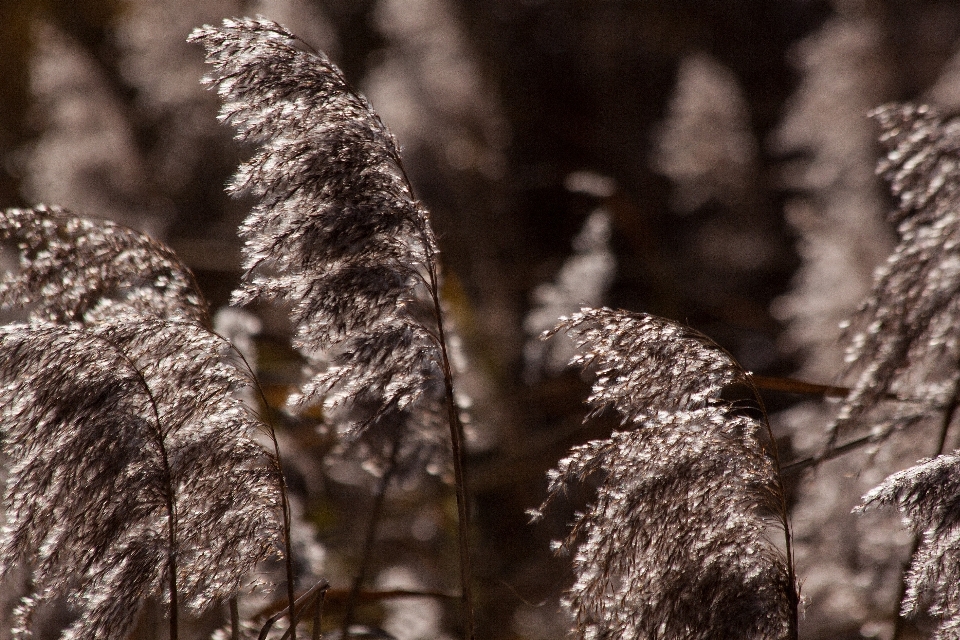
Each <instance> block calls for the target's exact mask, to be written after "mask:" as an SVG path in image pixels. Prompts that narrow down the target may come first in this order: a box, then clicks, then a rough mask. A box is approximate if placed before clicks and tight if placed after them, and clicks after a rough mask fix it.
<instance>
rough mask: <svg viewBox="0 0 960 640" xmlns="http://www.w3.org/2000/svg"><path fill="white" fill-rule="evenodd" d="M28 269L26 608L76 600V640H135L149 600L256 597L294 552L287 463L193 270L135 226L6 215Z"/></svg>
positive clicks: (9, 403) (17, 355)
mask: <svg viewBox="0 0 960 640" xmlns="http://www.w3.org/2000/svg"><path fill="white" fill-rule="evenodd" d="M0 231H2V233H3V235H4V237H5V238H7V239H9V240H15V241H16V243H17V246H18V248H19V250H20V263H21V269H20V271H19V272H18V273H17V274H14V275H13V276H12V277H10V278H9V279H7V280H6V281H5V282H4V283H3V285H2V294H3V302H4V304H5V306H8V307H14V306H17V305H29V307H30V309H31V321H30V323H29V324H13V325H7V326H5V327H2V328H0V380H2V382H3V386H2V388H0V402H2V406H3V409H2V411H0V421H2V423H0V426H2V430H3V435H4V442H3V447H4V454H5V456H6V457H7V459H8V462H9V469H8V477H7V482H6V486H5V490H4V507H5V509H6V522H5V527H4V530H3V536H2V540H0V568H2V570H3V571H4V572H9V571H10V570H11V569H12V568H13V567H14V566H18V565H22V566H25V567H27V568H28V569H30V570H31V581H32V587H33V593H32V594H30V595H28V597H26V598H25V599H24V600H23V602H22V604H21V606H20V607H19V608H18V612H17V616H16V627H17V628H16V631H17V633H18V634H20V635H29V633H30V630H31V620H32V617H33V614H34V613H35V612H36V610H37V608H38V607H39V606H40V605H42V604H43V603H45V602H49V601H51V600H53V599H58V598H66V599H67V600H68V602H70V603H71V605H72V606H73V608H74V610H75V612H76V615H77V618H76V620H75V621H74V622H73V624H72V625H71V626H70V627H69V628H68V629H67V630H66V631H65V634H66V635H67V636H68V637H77V638H95V637H123V636H124V635H125V634H126V633H127V632H128V631H129V629H130V628H131V627H132V625H133V624H134V623H135V622H136V620H137V615H138V612H139V611H140V609H141V607H142V606H143V603H144V601H145V599H147V598H151V597H153V598H162V599H165V600H166V601H167V603H168V612H169V623H170V637H171V638H176V637H177V633H178V616H179V610H180V607H181V605H182V606H185V607H187V608H188V609H189V610H191V611H193V612H201V611H204V610H206V609H209V608H210V607H211V606H212V605H214V604H215V603H219V602H222V601H224V600H226V599H227V598H230V597H233V596H235V595H236V594H237V593H239V592H240V590H241V587H242V585H243V584H244V581H245V580H246V579H247V578H248V576H249V574H250V572H251V571H252V569H253V568H254V567H255V566H256V564H257V563H259V562H260V561H262V560H264V559H266V558H267V557H268V556H270V555H273V554H275V553H276V552H277V551H278V548H279V547H278V545H279V543H280V540H281V538H282V535H283V527H282V523H281V518H280V513H281V508H280V502H281V497H282V488H281V487H279V486H278V484H279V474H278V472H277V468H276V467H277V464H278V461H277V459H276V458H274V457H272V456H270V455H268V454H267V453H266V452H265V451H264V450H263V449H262V448H261V447H260V446H259V445H258V444H257V443H256V442H255V441H254V439H253V436H254V434H255V432H256V431H258V430H262V429H263V425H262V423H260V421H259V420H258V419H257V418H256V416H254V415H253V414H252V412H251V411H250V410H249V409H248V408H247V407H246V406H245V405H244V404H243V403H242V402H241V401H240V400H239V399H238V397H237V395H236V393H235V392H236V390H237V389H238V388H239V387H241V386H244V385H247V384H249V383H250V382H251V381H250V380H249V378H248V377H247V376H246V375H245V374H244V373H242V370H241V369H238V368H237V366H236V361H235V360H234V359H233V357H232V352H231V348H230V345H229V344H228V343H226V342H225V341H224V340H223V339H222V338H220V337H219V336H217V335H215V334H213V333H211V332H210V330H209V329H208V328H207V327H206V323H207V322H208V321H209V318H208V314H207V305H206V302H205V301H204V300H203V297H202V295H201V294H200V293H199V292H198V290H197V288H196V286H195V284H194V281H193V277H192V275H191V274H190V272H189V270H188V269H187V268H186V267H184V266H183V265H182V263H180V261H179V260H178V259H177V258H176V256H174V254H173V253H172V252H171V251H170V250H169V249H167V248H165V247H163V246H162V245H160V244H159V243H157V242H155V241H153V240H151V239H149V238H148V237H147V236H144V235H142V234H139V233H138V232H135V231H133V230H130V229H127V228H125V227H122V226H119V225H116V224H113V223H110V222H107V221H101V220H91V219H84V218H81V217H78V216H75V215H72V214H70V213H69V212H66V211H64V210H62V209H58V208H55V207H42V206H41V207H37V208H35V209H14V210H8V211H7V212H5V214H4V215H3V216H0Z"/></svg>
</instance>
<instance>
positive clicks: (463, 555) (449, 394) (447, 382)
mask: <svg viewBox="0 0 960 640" xmlns="http://www.w3.org/2000/svg"><path fill="white" fill-rule="evenodd" d="M428 246H429V245H428ZM428 261H429V264H428V268H429V273H430V295H431V296H432V298H433V309H434V314H435V317H436V323H437V334H438V337H439V342H440V353H441V357H442V362H441V366H442V368H443V386H444V391H445V395H446V403H447V421H448V423H449V425H450V445H451V448H452V450H453V474H454V483H455V484H456V491H457V533H458V537H459V546H460V593H461V602H462V603H463V620H464V638H465V639H466V640H473V637H474V613H473V592H472V589H471V585H470V582H471V579H472V575H473V574H472V571H471V568H470V520H469V513H470V509H469V503H468V500H467V480H466V474H465V473H464V469H463V442H464V433H463V423H462V422H461V421H460V413H459V411H458V410H457V404H456V401H455V400H454V395H453V368H452V367H451V365H450V357H449V355H448V353H447V341H446V337H445V334H444V329H443V312H442V309H441V307H440V293H439V288H440V287H439V278H438V277H437V267H436V264H437V261H436V256H435V255H433V254H432V253H431V255H429V256H428Z"/></svg>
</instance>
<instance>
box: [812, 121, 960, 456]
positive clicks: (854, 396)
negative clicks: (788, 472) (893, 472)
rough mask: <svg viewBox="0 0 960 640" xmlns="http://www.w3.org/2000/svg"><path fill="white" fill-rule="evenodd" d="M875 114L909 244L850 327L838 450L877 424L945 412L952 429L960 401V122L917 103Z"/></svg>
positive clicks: (882, 168) (899, 424)
mask: <svg viewBox="0 0 960 640" xmlns="http://www.w3.org/2000/svg"><path fill="white" fill-rule="evenodd" d="M872 116H873V118H874V119H875V120H876V121H877V123H878V124H879V125H880V128H881V136H880V143H881V145H882V146H883V148H884V150H885V152H886V154H885V156H884V157H883V158H882V159H881V161H880V163H879V166H878V171H879V172H880V174H881V175H882V176H883V177H884V178H885V179H886V180H887V181H888V182H889V184H890V189H891V191H892V192H893V194H894V195H895V196H896V197H897V199H898V206H897V208H896V209H895V210H894V211H892V212H891V214H890V216H889V217H890V221H891V222H893V223H895V224H896V225H897V234H898V236H899V242H898V244H897V246H896V248H895V250H894V252H893V253H892V254H891V255H890V257H889V258H888V259H887V261H886V263H885V264H883V265H882V266H881V267H880V268H879V269H878V270H877V273H876V275H875V279H874V285H873V289H872V291H871V293H870V295H869V296H868V297H867V299H866V300H865V301H864V303H863V304H862V305H861V308H860V309H859V311H858V312H857V314H856V316H855V317H854V318H853V320H852V321H851V323H850V326H849V328H848V334H849V336H850V347H849V348H848V351H847V355H846V359H847V362H848V371H847V375H848V376H849V377H850V378H851V379H852V384H851V386H852V388H853V390H852V392H851V393H850V394H849V395H848V396H847V398H846V399H845V400H844V402H843V405H842V407H841V410H840V412H839V414H838V416H837V419H836V421H835V422H834V424H833V425H832V426H831V430H830V434H829V441H828V449H829V448H831V447H833V446H834V445H835V443H836V441H837V437H838V435H839V434H840V433H841V432H843V431H844V430H845V429H847V428H849V427H851V426H853V425H855V424H858V423H864V422H867V421H868V419H869V421H870V422H871V423H873V424H875V425H876V426H874V435H875V437H876V438H877V439H882V438H884V437H886V436H887V435H889V434H890V433H892V432H893V431H894V430H895V429H902V428H904V427H906V426H908V425H910V424H912V423H915V422H918V421H920V420H922V419H923V418H924V417H926V416H928V415H930V412H931V409H937V408H939V409H941V410H944V411H945V413H946V415H945V418H944V425H945V426H949V422H950V421H951V418H952V415H953V413H954V412H955V411H956V408H957V405H958V403H960V335H958V333H957V330H956V328H957V326H958V324H957V319H958V317H960V250H958V247H960V188H958V185H960V169H958V167H960V165H958V150H960V120H958V119H956V118H946V117H944V116H942V115H940V114H939V113H938V112H937V111H936V110H935V109H933V108H931V107H926V106H917V105H909V104H903V105H901V104H894V105H887V106H885V107H881V108H879V109H877V110H875V111H874V112H873V114H872ZM891 395H893V396H899V397H900V401H895V402H889V401H888V400H889V397H890V396H891Z"/></svg>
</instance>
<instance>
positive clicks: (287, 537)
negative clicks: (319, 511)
mask: <svg viewBox="0 0 960 640" xmlns="http://www.w3.org/2000/svg"><path fill="white" fill-rule="evenodd" d="M218 337H219V338H220V339H221V340H223V342H224V343H225V344H226V345H227V346H228V347H230V349H231V350H232V351H233V352H234V353H235V354H237V356H238V357H239V358H240V361H241V362H243V366H244V367H245V368H246V370H247V372H248V373H249V374H250V381H251V383H252V385H253V387H254V388H255V389H256V391H257V395H258V396H259V397H260V402H261V403H262V405H263V408H264V415H263V416H262V417H263V424H264V425H265V426H266V427H267V435H268V436H269V437H270V444H271V445H272V447H273V459H274V461H275V464H276V472H277V490H278V491H279V492H280V511H281V513H282V515H283V559H284V563H283V564H284V570H285V572H286V574H287V614H288V615H289V616H290V620H291V625H292V627H291V628H292V629H293V640H296V637H297V628H296V624H294V623H293V620H294V619H295V612H294V602H295V601H296V591H295V589H296V585H295V583H294V573H293V542H292V540H291V533H290V531H291V526H292V525H291V516H290V499H289V496H288V495H287V481H286V478H285V477H284V475H283V458H282V456H281V455H280V443H279V441H278V440H277V431H276V428H275V427H274V425H273V420H272V419H271V417H270V402H269V401H268V400H267V396H266V394H265V393H264V391H263V387H261V386H260V382H259V381H258V380H257V376H256V374H255V373H254V369H253V367H252V366H251V364H250V362H248V361H247V358H246V356H244V355H243V353H242V352H241V351H240V350H239V349H237V348H236V347H235V346H234V345H233V344H232V343H231V342H230V341H229V340H227V339H226V338H224V337H223V336H220V335H218ZM231 613H232V609H231Z"/></svg>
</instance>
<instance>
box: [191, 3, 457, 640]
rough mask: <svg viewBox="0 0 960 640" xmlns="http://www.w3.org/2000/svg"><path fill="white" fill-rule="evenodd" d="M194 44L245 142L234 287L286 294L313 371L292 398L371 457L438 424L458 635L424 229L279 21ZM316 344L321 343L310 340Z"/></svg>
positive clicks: (367, 119)
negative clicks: (243, 211) (360, 442)
mask: <svg viewBox="0 0 960 640" xmlns="http://www.w3.org/2000/svg"><path fill="white" fill-rule="evenodd" d="M191 38H192V39H193V40H194V41H196V42H199V43H201V44H202V45H203V46H204V47H205V48H206V51H207V61H208V62H209V63H210V64H211V65H212V66H213V72H212V74H211V76H210V78H209V79H208V81H209V82H210V84H211V85H212V86H213V87H214V88H215V89H216V90H217V92H218V93H219V95H220V97H221V99H222V101H223V106H222V108H221V112H220V118H221V120H223V121H224V122H226V123H228V124H230V125H232V126H233V127H235V128H236V129H237V132H238V133H237V137H238V139H240V140H241V141H243V142H247V143H250V144H253V145H255V147H256V149H257V151H256V153H255V154H254V156H253V157H252V158H251V159H250V160H248V161H247V162H245V163H244V164H243V165H242V166H241V167H240V169H239V170H238V172H237V174H236V176H235V177H234V179H233V181H232V183H231V185H230V187H229V191H231V192H232V193H233V194H235V195H250V196H253V197H254V199H255V204H254V206H253V209H252V210H251V213H250V215H249V216H248V217H247V219H246V220H245V221H244V223H243V225H242V226H241V229H240V233H241V236H242V237H243V239H244V241H245V244H244V248H243V255H244V268H245V269H246V274H245V276H244V280H243V284H242V285H241V287H240V290H239V291H238V292H237V293H236V295H235V298H234V301H235V302H236V303H238V304H249V303H252V302H256V301H267V302H277V303H282V304H285V305H287V306H288V308H289V309H290V315H291V319H292V321H293V323H294V325H295V327H296V346H297V347H298V348H299V349H300V350H301V351H303V352H304V353H305V354H306V355H307V356H308V358H311V357H312V358H313V359H314V362H315V363H316V364H317V367H316V368H317V371H316V372H315V373H314V375H313V376H312V377H311V379H310V380H309V381H308V382H307V383H306V384H304V385H303V387H302V389H301V393H300V395H299V396H298V397H297V398H295V399H294V402H295V403H300V404H304V403H310V402H316V401H318V400H321V399H322V400H323V402H324V406H325V407H326V409H327V412H328V414H334V413H339V414H340V415H348V416H349V419H350V422H352V424H353V427H352V429H351V433H352V435H353V436H354V437H356V438H366V440H367V442H368V443H370V448H371V452H372V453H373V454H374V455H379V456H380V458H381V461H383V460H385V459H387V458H390V457H392V456H393V453H392V452H394V451H395V450H396V447H403V448H404V449H403V451H404V452H408V453H419V452H422V451H423V450H424V448H425V447H427V448H429V447H430V446H431V444H432V443H435V442H442V435H441V434H442V433H443V431H442V430H441V429H443V428H444V425H446V428H448V429H449V433H450V439H451V443H452V448H453V465H454V474H455V479H456V485H457V503H458V513H459V522H460V547H461V576H462V588H463V597H464V605H465V617H466V619H467V620H466V627H467V628H466V632H467V637H468V638H470V637H472V633H473V631H472V621H471V620H470V618H471V613H470V599H471V598H470V584H469V575H470V569H469V557H468V545H467V520H468V518H467V513H468V507H467V496H466V490H465V480H464V473H463V467H462V456H463V454H462V446H463V445H462V443H463V427H462V424H461V422H460V418H459V413H458V411H459V410H458V408H457V406H456V404H455V402H454V394H453V378H452V376H453V374H452V369H451V364H450V359H449V357H448V353H447V338H446V334H445V328H444V319H443V313H442V310H441V305H440V294H439V259H438V253H439V252H438V249H437V245H436V240H435V238H434V235H433V231H432V229H431V227H430V223H429V220H428V218H427V212H426V210H425V209H424V207H423V205H422V204H421V203H420V202H418V201H417V200H416V198H415V197H414V194H413V189H412V187H411V185H410V182H409V180H408V179H407V176H406V174H405V172H404V169H403V165H402V163H401V159H400V150H399V147H398V145H397V143H396V141H395V140H394V138H393V136H392V135H391V134H390V132H389V131H388V130H387V128H386V127H385V126H384V124H383V122H382V121H381V120H380V118H379V116H378V115H377V114H376V112H375V111H374V110H373V108H372V107H371V106H370V104H369V103H368V102H367V100H366V99H365V98H363V97H362V96H360V95H359V94H358V93H356V92H355V91H354V90H353V89H352V88H351V87H350V85H349V84H348V82H347V81H346V79H345V78H344V76H343V74H342V73H341V71H340V70H339V69H338V68H337V67H336V66H335V65H334V64H333V63H332V62H331V61H330V60H329V59H328V58H327V57H326V56H325V55H324V54H322V53H320V52H317V51H314V50H313V49H312V48H311V47H310V46H309V45H307V44H306V43H304V42H303V41H301V40H300V39H298V38H297V37H296V36H295V35H293V34H292V33H290V32H289V31H287V30H286V29H284V28H283V27H281V26H280V25H278V24H276V23H273V22H269V21H267V20H262V19H257V20H254V19H248V18H245V19H240V20H225V21H224V23H223V26H222V27H220V28H215V27H211V26H205V27H203V28H201V29H197V30H195V31H194V33H193V35H192V36H191ZM318 354H323V359H318V358H316V356H317V355H318Z"/></svg>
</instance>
